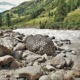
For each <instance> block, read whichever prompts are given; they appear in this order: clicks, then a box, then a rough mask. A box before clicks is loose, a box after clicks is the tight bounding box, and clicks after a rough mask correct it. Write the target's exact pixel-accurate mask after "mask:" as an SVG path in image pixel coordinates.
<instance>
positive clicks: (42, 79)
mask: <svg viewBox="0 0 80 80" xmlns="http://www.w3.org/2000/svg"><path fill="white" fill-rule="evenodd" d="M39 80H51V79H50V77H49V76H48V75H43V76H41V77H40V78H39Z"/></svg>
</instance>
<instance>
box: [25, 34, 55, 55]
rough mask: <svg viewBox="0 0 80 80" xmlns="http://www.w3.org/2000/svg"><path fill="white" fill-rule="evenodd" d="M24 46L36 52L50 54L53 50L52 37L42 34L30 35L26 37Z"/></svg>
mask: <svg viewBox="0 0 80 80" xmlns="http://www.w3.org/2000/svg"><path fill="white" fill-rule="evenodd" d="M26 48H27V49H28V50H30V51H32V52H35V53H37V54H45V53H46V54H47V55H51V54H52V53H53V52H54V44H53V42H52V39H51V38H49V37H45V36H42V35H39V34H37V35H34V36H33V35H30V36H28V37H27V39H26Z"/></svg>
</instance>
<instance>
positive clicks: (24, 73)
mask: <svg viewBox="0 0 80 80" xmlns="http://www.w3.org/2000/svg"><path fill="white" fill-rule="evenodd" d="M41 75H42V71H41V67H40V66H37V67H35V66H27V67H24V68H21V69H18V70H16V75H15V77H16V78H17V77H19V78H24V77H26V78H27V79H29V80H38V79H39V78H40V77H41Z"/></svg>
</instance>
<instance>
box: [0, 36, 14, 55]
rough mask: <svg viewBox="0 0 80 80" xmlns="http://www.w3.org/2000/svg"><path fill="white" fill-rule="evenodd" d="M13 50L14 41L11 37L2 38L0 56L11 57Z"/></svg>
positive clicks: (0, 39)
mask: <svg viewBox="0 0 80 80" xmlns="http://www.w3.org/2000/svg"><path fill="white" fill-rule="evenodd" d="M12 50H13V40H12V38H11V37H4V38H0V56H4V55H11V54H12Z"/></svg>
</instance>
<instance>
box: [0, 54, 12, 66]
mask: <svg viewBox="0 0 80 80" xmlns="http://www.w3.org/2000/svg"><path fill="white" fill-rule="evenodd" d="M12 61H13V57H12V56H10V55H6V56H3V57H0V66H2V65H6V64H8V63H9V62H12Z"/></svg>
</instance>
